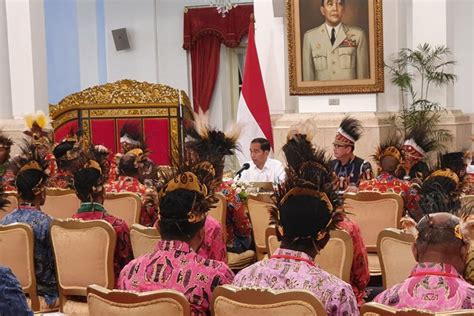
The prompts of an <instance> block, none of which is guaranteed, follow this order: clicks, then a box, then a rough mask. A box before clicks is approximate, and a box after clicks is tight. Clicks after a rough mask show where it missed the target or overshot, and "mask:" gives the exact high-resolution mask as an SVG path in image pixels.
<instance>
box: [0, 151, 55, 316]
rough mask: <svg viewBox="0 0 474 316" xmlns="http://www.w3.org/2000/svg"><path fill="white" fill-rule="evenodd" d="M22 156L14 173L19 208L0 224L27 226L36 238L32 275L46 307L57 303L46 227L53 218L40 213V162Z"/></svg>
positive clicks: (42, 193) (42, 179) (42, 190)
mask: <svg viewBox="0 0 474 316" xmlns="http://www.w3.org/2000/svg"><path fill="white" fill-rule="evenodd" d="M25 151H26V152H23V153H22V155H23V157H25V159H24V160H23V162H24V165H23V166H22V167H21V168H20V170H19V172H18V173H17V174H16V187H17V192H18V202H19V206H18V208H17V209H15V210H14V211H13V212H11V213H10V214H8V215H6V216H5V217H4V218H3V220H1V221H0V224H1V225H8V224H13V223H26V224H28V225H30V226H31V228H32V230H33V235H34V238H35V249H34V251H35V258H34V261H35V274H36V286H37V292H38V295H39V296H40V297H41V298H44V301H45V303H46V305H47V306H48V307H51V308H52V307H55V306H57V303H58V297H59V295H58V288H57V282H56V271H55V264H54V256H53V251H52V245H51V239H50V236H49V228H50V226H51V222H52V221H53V219H52V218H51V217H50V216H49V215H47V214H45V213H43V212H42V211H41V205H43V204H44V201H45V196H46V195H45V186H44V183H45V181H46V174H45V173H44V171H43V169H42V168H41V167H40V166H41V165H42V164H41V162H37V161H35V160H32V157H34V155H33V153H32V152H28V148H25Z"/></svg>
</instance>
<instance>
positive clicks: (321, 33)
mask: <svg viewBox="0 0 474 316" xmlns="http://www.w3.org/2000/svg"><path fill="white" fill-rule="evenodd" d="M345 6H346V3H345V0H321V7H320V11H321V14H322V15H323V17H324V19H325V22H324V23H323V24H322V25H320V26H318V27H316V28H313V29H310V30H309V31H307V32H306V33H305V34H304V38H303V61H302V67H303V81H314V80H353V79H367V78H369V52H368V43H367V39H366V36H365V33H364V31H363V30H362V29H361V28H359V27H356V26H349V25H346V24H344V23H342V18H343V16H344V11H345Z"/></svg>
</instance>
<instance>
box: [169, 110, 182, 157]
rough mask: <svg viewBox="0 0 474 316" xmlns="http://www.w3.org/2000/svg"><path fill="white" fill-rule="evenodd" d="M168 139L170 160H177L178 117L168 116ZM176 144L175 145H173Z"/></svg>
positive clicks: (178, 142)
mask: <svg viewBox="0 0 474 316" xmlns="http://www.w3.org/2000/svg"><path fill="white" fill-rule="evenodd" d="M170 140H171V156H172V161H179V146H178V144H180V143H181V142H180V141H179V128H178V119H176V118H170ZM175 144H176V145H175Z"/></svg>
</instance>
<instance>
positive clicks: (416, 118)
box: [385, 43, 456, 149]
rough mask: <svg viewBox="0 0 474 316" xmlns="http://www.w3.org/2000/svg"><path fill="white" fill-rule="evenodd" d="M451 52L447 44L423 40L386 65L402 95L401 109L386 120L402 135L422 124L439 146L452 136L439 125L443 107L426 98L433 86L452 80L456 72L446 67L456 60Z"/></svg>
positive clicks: (451, 82) (450, 82) (443, 84)
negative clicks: (451, 71) (435, 44)
mask: <svg viewBox="0 0 474 316" xmlns="http://www.w3.org/2000/svg"><path fill="white" fill-rule="evenodd" d="M450 56H451V51H450V50H449V48H448V47H446V46H435V47H433V46H431V45H430V44H427V43H425V44H420V45H418V47H417V48H416V49H410V48H403V49H401V50H400V51H399V52H398V54H397V55H396V56H395V57H394V58H392V60H391V63H390V64H386V65H385V67H386V68H387V69H388V72H389V73H390V75H391V82H392V83H393V84H394V85H395V86H397V87H399V88H400V90H401V95H402V109H401V110H400V112H399V113H398V114H397V115H394V116H391V117H390V118H389V122H390V123H392V124H394V125H395V126H397V129H398V131H399V132H400V133H402V134H403V135H406V134H407V132H408V131H409V130H410V129H411V128H413V127H414V126H419V125H420V124H423V125H425V126H426V128H427V129H428V130H429V131H430V134H431V135H432V136H433V138H434V139H435V140H437V142H438V147H439V148H438V149H442V148H443V147H444V146H443V143H445V142H448V141H450V140H452V138H453V136H452V133H451V132H450V131H449V130H446V129H440V128H438V125H439V122H440V121H441V116H442V114H443V112H445V111H446V110H445V109H444V108H443V107H442V106H440V105H439V104H438V103H436V102H433V101H431V100H430V99H429V98H430V91H431V89H432V88H433V87H435V88H441V87H444V86H446V85H448V84H453V83H454V82H455V80H456V75H455V74H453V73H450V72H449V71H448V68H449V66H451V65H454V64H455V61H453V60H450V59H449V57H450Z"/></svg>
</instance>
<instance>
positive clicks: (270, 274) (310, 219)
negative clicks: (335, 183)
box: [232, 172, 359, 316]
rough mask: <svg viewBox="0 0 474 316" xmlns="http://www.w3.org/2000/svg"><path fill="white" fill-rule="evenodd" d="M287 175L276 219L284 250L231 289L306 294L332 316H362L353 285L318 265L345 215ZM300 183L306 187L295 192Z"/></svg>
mask: <svg viewBox="0 0 474 316" xmlns="http://www.w3.org/2000/svg"><path fill="white" fill-rule="evenodd" d="M287 176H288V181H287V183H285V186H284V187H283V188H281V189H280V190H279V192H278V195H277V201H278V202H277V205H276V206H277V210H278V211H277V212H278V213H279V214H278V216H274V217H275V218H279V223H277V225H279V226H281V228H282V231H283V236H282V238H281V246H280V248H278V249H277V250H276V251H275V252H274V253H273V255H271V256H270V258H269V259H265V260H262V261H259V262H257V263H255V264H253V265H251V266H250V267H247V268H245V269H244V270H242V271H240V272H239V273H238V274H237V275H236V277H235V279H234V282H233V283H232V284H233V285H235V286H239V287H257V288H264V289H272V290H290V289H304V290H308V291H310V292H312V293H313V294H314V296H316V297H317V298H318V299H319V300H320V301H321V303H322V304H323V306H324V307H325V309H326V312H327V314H328V315H330V316H335V315H359V310H358V308H357V300H356V298H355V296H354V292H353V291H352V288H351V286H350V285H349V284H347V283H345V282H344V281H342V280H340V279H338V278H337V277H335V276H333V275H331V274H330V273H328V272H326V271H324V270H322V269H321V268H320V267H318V266H317V265H316V264H315V263H314V257H315V256H316V255H317V254H318V252H319V251H321V250H322V249H323V248H324V247H325V245H326V244H327V242H328V241H329V238H330V231H331V230H333V229H335V228H336V226H337V224H338V223H339V222H340V221H341V220H342V218H341V215H342V214H341V213H339V212H338V211H334V210H333V206H332V202H331V201H330V199H329V197H328V195H327V193H326V192H321V191H319V190H317V189H315V188H313V186H312V185H311V184H309V183H308V182H306V183H304V184H302V182H300V181H293V179H292V173H291V172H290V173H289V174H288V173H287ZM295 183H300V184H299V185H302V186H301V187H300V186H298V185H297V186H295V187H292V184H295ZM303 185H304V186H303Z"/></svg>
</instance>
